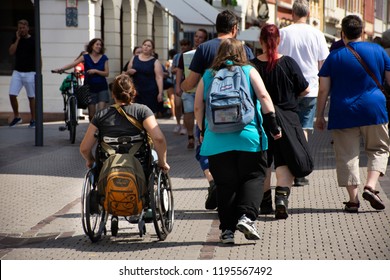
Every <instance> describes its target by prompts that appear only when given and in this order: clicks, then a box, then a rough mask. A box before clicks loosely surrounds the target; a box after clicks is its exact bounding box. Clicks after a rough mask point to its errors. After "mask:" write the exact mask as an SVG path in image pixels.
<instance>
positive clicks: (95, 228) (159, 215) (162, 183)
mask: <svg viewBox="0 0 390 280" xmlns="http://www.w3.org/2000/svg"><path fill="white" fill-rule="evenodd" d="M142 134H145V133H141V134H140V135H138V136H121V137H117V138H111V137H103V141H104V142H106V143H107V144H109V145H110V146H111V147H112V148H114V149H115V151H116V152H117V153H126V152H128V150H129V149H130V147H131V146H132V145H134V143H135V142H137V141H143V145H142V146H141V148H140V149H139V150H138V151H137V153H136V154H135V157H136V158H137V159H138V160H139V161H140V163H141V165H142V167H143V169H144V172H145V178H147V194H146V199H145V201H146V202H145V203H144V204H145V205H143V210H142V211H141V213H139V214H137V215H133V216H128V217H124V218H125V220H126V221H128V222H129V223H132V224H135V223H136V224H138V230H139V236H140V237H142V236H143V235H144V234H145V233H146V226H145V224H146V223H152V222H153V224H154V228H155V231H156V234H157V237H158V239H159V240H160V241H163V240H165V239H166V238H167V236H168V234H169V233H170V232H171V231H172V229H173V223H174V200H173V194H172V183H171V179H170V177H169V175H168V174H167V173H164V172H163V171H162V170H161V169H160V168H159V166H158V165H157V153H156V152H155V151H154V150H153V149H152V148H151V146H150V145H149V143H148V141H147V140H146V137H145V135H142ZM107 157H108V155H107V154H106V153H105V152H104V150H103V149H102V147H101V145H100V144H98V145H97V149H96V159H97V160H96V164H95V166H94V167H93V168H91V169H90V170H88V171H87V172H86V174H85V177H84V183H83V187H82V193H81V218H82V226H83V230H84V233H85V234H86V235H87V236H88V237H89V239H90V240H91V241H92V242H97V241H99V240H100V239H101V238H102V235H103V234H104V235H107V228H106V223H107V221H108V218H109V216H110V213H108V211H107V209H104V206H103V205H104V198H102V197H99V196H100V195H99V193H98V190H97V181H98V180H97V179H98V174H99V170H100V168H101V166H102V163H103V161H104V160H105V159H106V158H107ZM96 201H98V202H96ZM117 231H118V228H116V229H113V228H111V235H112V236H116V235H117Z"/></svg>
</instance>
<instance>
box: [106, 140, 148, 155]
mask: <svg viewBox="0 0 390 280" xmlns="http://www.w3.org/2000/svg"><path fill="white" fill-rule="evenodd" d="M100 145H101V146H102V148H103V149H104V150H105V151H106V152H107V153H108V154H109V155H110V156H112V155H115V154H116V152H115V149H114V148H113V147H111V146H110V145H109V144H107V143H106V142H104V141H102V142H101V143H100ZM141 146H142V142H136V143H134V144H133V145H132V146H131V148H130V149H129V152H128V154H129V155H132V156H134V155H135V153H136V152H137V151H138V150H139V149H140V148H141Z"/></svg>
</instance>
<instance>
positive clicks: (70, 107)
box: [51, 70, 82, 144]
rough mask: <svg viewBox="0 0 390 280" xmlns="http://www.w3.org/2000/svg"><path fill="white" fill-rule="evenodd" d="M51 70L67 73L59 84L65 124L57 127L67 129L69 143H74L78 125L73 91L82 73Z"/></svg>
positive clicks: (79, 82) (78, 83)
mask: <svg viewBox="0 0 390 280" xmlns="http://www.w3.org/2000/svg"><path fill="white" fill-rule="evenodd" d="M51 72H52V73H56V74H62V73H65V74H68V76H67V77H66V79H65V80H64V82H63V85H62V86H61V94H62V97H63V100H64V118H65V126H60V127H59V128H58V129H59V130H60V131H65V130H69V140H70V143H71V144H74V142H75V140H76V127H77V125H78V110H77V98H76V95H75V92H76V89H77V88H78V87H79V86H80V85H81V80H80V76H81V75H82V73H81V72H66V71H56V70H51ZM64 83H65V84H64Z"/></svg>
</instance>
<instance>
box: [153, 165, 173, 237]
mask: <svg viewBox="0 0 390 280" xmlns="http://www.w3.org/2000/svg"><path fill="white" fill-rule="evenodd" d="M156 169H157V170H156V172H155V175H154V176H155V178H154V184H153V187H152V188H151V194H150V198H151V199H150V204H151V207H152V214H153V223H154V228H155V230H156V233H157V236H158V238H159V240H161V241H162V240H165V239H166V238H167V236H168V234H169V233H170V232H171V231H172V228H173V220H174V205H173V195H172V184H171V179H170V178H169V175H168V174H165V173H164V172H162V171H161V170H160V169H159V168H156Z"/></svg>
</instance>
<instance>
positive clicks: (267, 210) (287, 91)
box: [251, 24, 309, 219]
mask: <svg viewBox="0 0 390 280" xmlns="http://www.w3.org/2000/svg"><path fill="white" fill-rule="evenodd" d="M259 41H260V45H261V48H262V50H263V53H262V54H261V55H259V56H257V57H256V58H254V59H253V60H251V62H252V63H253V64H254V66H255V68H256V69H257V71H258V72H259V73H260V76H261V78H262V79H263V81H264V84H265V87H266V89H267V91H268V92H269V95H270V96H271V99H272V102H273V103H274V104H275V105H277V106H278V107H279V108H280V109H281V110H283V112H285V113H286V115H288V118H289V119H290V120H293V123H294V125H295V123H296V125H297V126H300V122H299V116H298V114H297V112H298V97H299V96H304V95H306V94H307V93H309V83H308V82H307V81H306V79H305V77H304V76H303V74H302V71H301V69H300V68H299V66H298V64H297V63H296V62H295V60H294V59H293V58H291V57H289V56H284V55H282V54H280V53H278V46H279V43H280V35H279V29H278V27H277V26H276V25H274V24H267V25H265V26H264V27H263V28H262V29H261V33H260V38H259ZM268 139H269V140H268V141H269V143H268V150H267V158H268V169H267V177H266V179H265V181H264V196H263V201H262V203H261V206H260V213H261V214H271V213H272V212H273V208H272V194H271V166H272V162H273V163H274V167H275V169H276V170H275V171H276V181H277V182H276V183H277V187H276V188H275V207H276V212H275V218H276V219H286V218H287V217H288V209H287V207H288V197H289V195H290V189H291V186H292V183H293V181H294V176H293V175H292V173H291V171H290V170H289V168H288V166H287V161H286V155H285V153H282V152H281V151H280V150H279V149H278V148H277V145H278V143H277V142H276V141H277V140H274V139H273V138H272V137H268Z"/></svg>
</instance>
